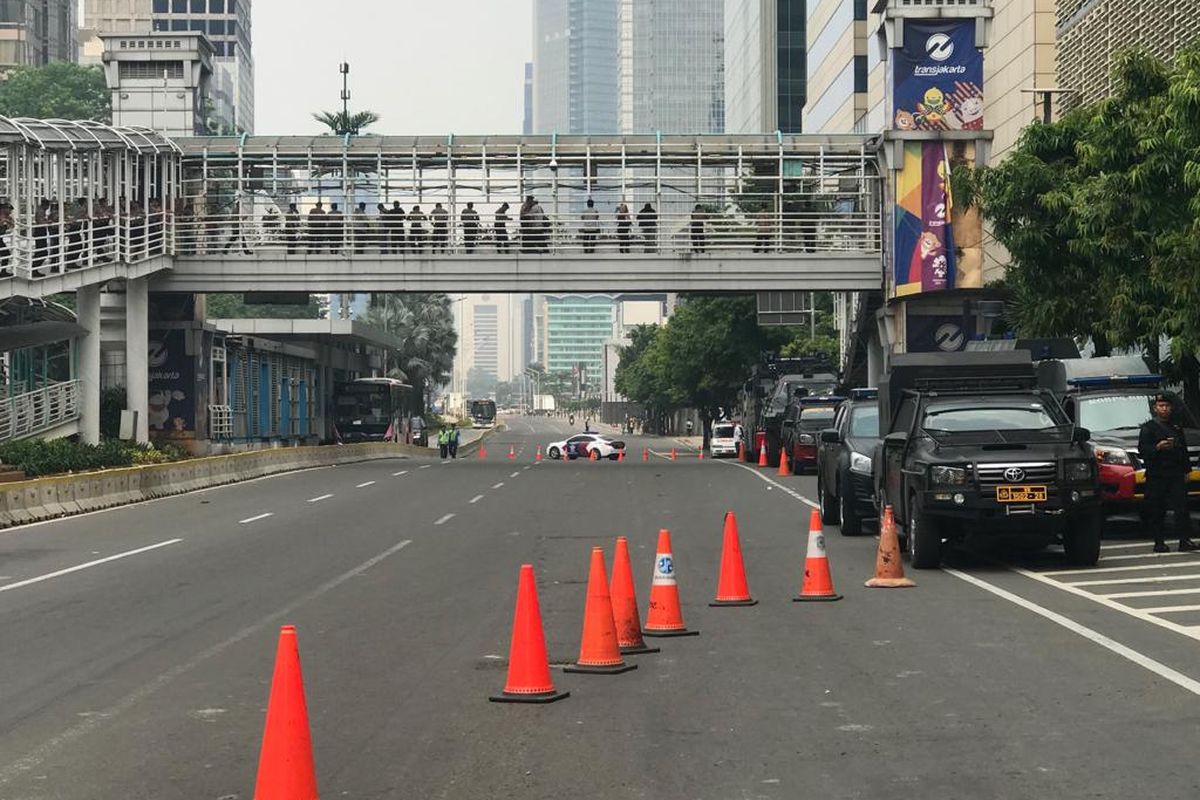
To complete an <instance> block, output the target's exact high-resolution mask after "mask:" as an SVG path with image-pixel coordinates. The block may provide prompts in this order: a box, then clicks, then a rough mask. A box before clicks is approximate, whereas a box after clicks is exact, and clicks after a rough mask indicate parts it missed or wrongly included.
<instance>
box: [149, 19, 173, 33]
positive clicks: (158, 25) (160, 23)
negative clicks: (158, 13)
mask: <svg viewBox="0 0 1200 800" xmlns="http://www.w3.org/2000/svg"><path fill="white" fill-rule="evenodd" d="M172 22H174V20H172ZM154 30H156V31H165V30H167V21H166V20H165V19H156V20H154Z"/></svg>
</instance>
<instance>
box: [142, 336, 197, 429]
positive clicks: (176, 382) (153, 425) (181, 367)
mask: <svg viewBox="0 0 1200 800" xmlns="http://www.w3.org/2000/svg"><path fill="white" fill-rule="evenodd" d="M187 333H188V332H187V331H184V330H161V331H154V332H153V333H151V336H150V345H149V356H150V408H149V421H150V430H153V431H158V432H160V433H162V434H164V435H166V436H167V437H181V436H185V435H190V433H191V432H193V431H195V430H196V400H195V391H196V359H195V357H194V356H191V355H188V352H187Z"/></svg>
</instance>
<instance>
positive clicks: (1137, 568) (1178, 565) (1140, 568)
mask: <svg viewBox="0 0 1200 800" xmlns="http://www.w3.org/2000/svg"><path fill="white" fill-rule="evenodd" d="M1189 567H1200V561H1197V560H1196V559H1189V560H1187V561H1176V562H1175V563H1173V564H1135V565H1131V566H1127V567H1092V568H1091V569H1056V570H1052V571H1050V572H1040V573H1038V574H1039V575H1050V576H1054V577H1058V576H1062V575H1095V574H1096V573H1097V572H1144V571H1145V570H1149V569H1187V568H1189Z"/></svg>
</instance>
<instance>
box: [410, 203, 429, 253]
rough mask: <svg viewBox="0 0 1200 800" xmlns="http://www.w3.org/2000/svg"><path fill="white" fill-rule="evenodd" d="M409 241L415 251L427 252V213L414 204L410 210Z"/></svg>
mask: <svg viewBox="0 0 1200 800" xmlns="http://www.w3.org/2000/svg"><path fill="white" fill-rule="evenodd" d="M408 225H409V228H408V242H409V247H410V248H412V251H413V252H414V253H424V252H425V215H424V214H423V213H422V212H421V207H420V206H413V207H412V211H410V212H408Z"/></svg>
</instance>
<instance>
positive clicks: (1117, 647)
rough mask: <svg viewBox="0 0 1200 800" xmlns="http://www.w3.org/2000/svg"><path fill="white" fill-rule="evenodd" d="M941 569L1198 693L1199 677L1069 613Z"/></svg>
mask: <svg viewBox="0 0 1200 800" xmlns="http://www.w3.org/2000/svg"><path fill="white" fill-rule="evenodd" d="M944 571H945V572H946V574H948V575H953V576H954V577H956V578H958V579H960V580H963V581H966V582H967V583H969V584H971V585H972V586H977V587H978V588H980V589H983V590H984V591H985V592H991V593H992V594H994V595H996V596H997V597H999V598H1002V599H1004V600H1007V601H1009V602H1010V603H1013V604H1015V605H1018V606H1020V607H1021V608H1023V609H1025V610H1026V611H1032V612H1033V613H1034V614H1037V615H1038V616H1040V617H1044V618H1045V619H1048V620H1050V621H1051V622H1053V623H1054V624H1056V625H1061V626H1062V627H1064V628H1066V629H1067V630H1069V631H1071V632H1072V633H1075V634H1078V635H1079V636H1082V637H1083V638H1085V639H1087V640H1088V641H1090V642H1094V643H1095V644H1098V645H1100V646H1101V647H1103V648H1105V649H1107V650H1110V651H1112V652H1113V653H1116V654H1117V655H1119V656H1121V657H1122V658H1125V659H1128V660H1129V661H1132V662H1133V663H1134V664H1137V665H1138V666H1139V667H1142V668H1143V669H1146V670H1149V671H1150V672H1153V673H1154V674H1155V675H1158V676H1159V677H1160V678H1165V679H1166V680H1168V681H1170V682H1171V683H1174V684H1175V685H1176V686H1179V687H1181V688H1183V689H1186V690H1188V691H1189V692H1191V693H1192V694H1195V695H1200V681H1196V680H1193V679H1192V678H1189V677H1188V676H1186V675H1184V674H1183V673H1181V672H1178V671H1176V670H1173V669H1171V668H1170V667H1168V666H1167V665H1166V664H1163V663H1162V662H1160V661H1155V660H1154V659H1153V658H1150V657H1149V656H1147V655H1145V654H1143V653H1139V652H1138V651H1137V650H1134V649H1133V648H1131V647H1126V646H1125V645H1123V644H1121V643H1120V642H1118V641H1115V640H1113V639H1110V638H1108V637H1107V636H1105V635H1104V634H1102V633H1100V632H1098V631H1094V630H1092V629H1091V628H1088V627H1086V626H1084V625H1080V624H1079V623H1078V622H1076V621H1075V620H1073V619H1070V618H1069V617H1064V616H1063V615H1062V614H1059V613H1057V612H1054V611H1051V610H1050V609H1048V608H1044V607H1042V606H1039V605H1038V604H1037V603H1034V602H1031V601H1029V600H1026V599H1025V598H1024V597H1019V596H1017V595H1015V594H1013V593H1012V592H1009V591H1007V590H1005V589H1001V588H1000V587H999V586H995V585H993V584H991V583H988V582H987V581H985V580H981V579H979V578H977V577H975V576H974V575H968V574H967V573H965V572H959V571H958V570H956V569H946V570H944ZM1150 619H1155V618H1154V617H1150ZM1176 627H1178V626H1176Z"/></svg>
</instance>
